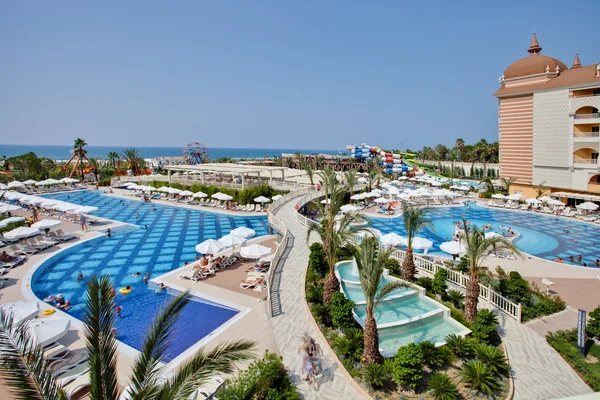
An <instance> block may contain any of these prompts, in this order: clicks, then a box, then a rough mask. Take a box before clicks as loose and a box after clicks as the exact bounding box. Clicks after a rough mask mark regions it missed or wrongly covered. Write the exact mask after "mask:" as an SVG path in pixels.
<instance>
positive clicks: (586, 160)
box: [573, 158, 598, 164]
mask: <svg viewBox="0 0 600 400" xmlns="http://www.w3.org/2000/svg"><path fill="white" fill-rule="evenodd" d="M573 163H575V164H598V159H597V158H573Z"/></svg>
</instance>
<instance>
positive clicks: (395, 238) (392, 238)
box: [379, 232, 406, 247]
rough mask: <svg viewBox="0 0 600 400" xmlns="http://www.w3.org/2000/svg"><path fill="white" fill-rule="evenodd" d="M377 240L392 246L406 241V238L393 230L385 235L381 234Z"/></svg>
mask: <svg viewBox="0 0 600 400" xmlns="http://www.w3.org/2000/svg"><path fill="white" fill-rule="evenodd" d="M379 240H380V241H381V243H383V244H385V245H387V246H392V247H395V246H398V245H401V244H404V243H406V239H405V238H403V237H402V236H400V235H398V234H397V233H395V232H391V233H386V234H385V235H383V236H381V237H380V238H379Z"/></svg>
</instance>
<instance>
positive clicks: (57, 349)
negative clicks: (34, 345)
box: [43, 342, 71, 362]
mask: <svg viewBox="0 0 600 400" xmlns="http://www.w3.org/2000/svg"><path fill="white" fill-rule="evenodd" d="M70 353H71V351H70V350H69V349H68V348H66V347H65V346H63V345H62V344H60V343H58V342H56V343H55V345H54V346H50V347H46V349H45V350H44V354H43V357H44V360H46V361H48V362H52V361H57V360H64V359H66V358H67V357H69V356H70Z"/></svg>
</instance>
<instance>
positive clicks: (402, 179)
mask: <svg viewBox="0 0 600 400" xmlns="http://www.w3.org/2000/svg"><path fill="white" fill-rule="evenodd" d="M407 179H408V176H401V177H399V178H398V180H399V181H405V180H407Z"/></svg>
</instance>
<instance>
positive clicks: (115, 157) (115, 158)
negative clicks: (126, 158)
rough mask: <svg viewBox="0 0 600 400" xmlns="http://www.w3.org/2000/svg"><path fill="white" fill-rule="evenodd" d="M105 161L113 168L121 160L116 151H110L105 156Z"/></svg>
mask: <svg viewBox="0 0 600 400" xmlns="http://www.w3.org/2000/svg"><path fill="white" fill-rule="evenodd" d="M106 159H107V160H108V162H109V163H110V166H111V167H113V168H114V167H115V166H116V165H117V161H118V160H120V159H121V156H120V155H119V153H117V152H116V151H111V152H110V153H108V154H107V155H106Z"/></svg>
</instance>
